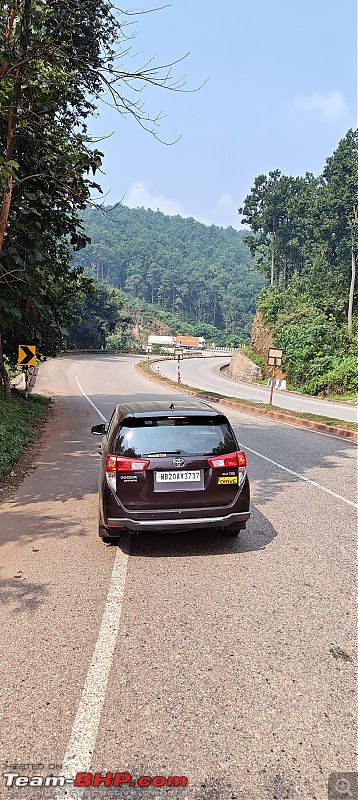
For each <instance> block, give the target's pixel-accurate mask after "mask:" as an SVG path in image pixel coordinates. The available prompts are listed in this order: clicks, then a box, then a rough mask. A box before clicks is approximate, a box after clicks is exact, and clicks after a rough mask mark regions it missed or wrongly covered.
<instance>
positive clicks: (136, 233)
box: [74, 205, 263, 344]
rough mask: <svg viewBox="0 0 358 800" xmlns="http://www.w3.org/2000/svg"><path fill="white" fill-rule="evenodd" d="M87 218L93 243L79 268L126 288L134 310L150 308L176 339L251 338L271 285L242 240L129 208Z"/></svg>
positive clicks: (228, 232) (90, 212)
mask: <svg viewBox="0 0 358 800" xmlns="http://www.w3.org/2000/svg"><path fill="white" fill-rule="evenodd" d="M82 219H83V225H84V229H85V232H86V234H87V235H88V236H89V237H90V238H91V244H90V245H89V246H88V247H86V250H85V251H84V252H81V254H79V255H78V256H77V255H75V257H74V264H76V265H78V264H81V265H82V266H84V268H85V269H86V271H87V272H88V273H89V274H91V275H93V276H94V277H96V278H98V279H100V280H101V281H102V280H105V281H107V282H108V283H111V284H112V285H113V286H116V287H118V288H119V289H122V290H123V291H124V292H125V293H126V296H127V297H128V304H129V305H130V307H132V306H133V302H132V301H138V300H140V301H143V302H145V303H147V304H148V305H147V306H146V310H148V308H149V306H152V311H153V312H155V314H156V316H157V317H158V318H159V319H161V320H162V321H164V322H166V323H167V324H168V326H169V327H170V328H171V329H172V330H174V332H175V331H178V332H180V331H181V330H182V329H183V326H184V328H185V332H187V333H192V334H193V335H199V336H200V335H204V336H205V337H206V338H207V339H208V340H212V341H215V342H216V343H219V342H218V340H219V339H220V341H222V344H226V342H227V341H229V342H230V341H232V338H233V337H234V338H235V339H239V340H242V339H246V340H247V339H248V337H249V335H250V329H251V324H252V320H253V316H254V313H255V297H256V295H257V293H258V291H259V290H260V288H261V287H262V285H263V278H262V276H261V275H260V274H259V272H258V271H257V269H256V268H255V267H253V265H252V259H251V257H250V253H249V250H248V248H247V246H246V244H245V243H244V241H243V234H242V233H240V232H238V231H236V230H234V229H233V228H226V229H224V228H219V227H217V226H215V225H211V226H207V225H203V224H202V223H200V222H196V221H195V220H194V219H192V218H189V219H183V218H182V217H179V216H176V217H169V216H166V215H164V214H162V213H161V212H159V211H157V212H154V211H151V210H150V209H148V210H145V209H144V208H141V209H138V208H137V209H129V208H126V207H125V206H121V205H119V206H115V207H107V208H104V209H103V210H102V211H100V210H95V209H91V208H87V209H86V211H85V212H84V213H83V214H82ZM158 309H159V310H160V311H161V312H162V313H161V315H160V316H159V314H158V313H157V312H158Z"/></svg>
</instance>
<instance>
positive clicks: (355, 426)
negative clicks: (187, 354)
mask: <svg viewBox="0 0 358 800" xmlns="http://www.w3.org/2000/svg"><path fill="white" fill-rule="evenodd" d="M138 366H139V367H140V369H141V370H142V371H143V372H146V373H147V375H151V376H153V375H155V377H156V378H157V379H158V380H160V381H161V382H163V383H166V384H168V385H169V386H173V387H175V388H176V389H177V388H178V383H177V382H176V381H172V380H170V378H165V377H164V376H163V375H159V374H158V373H156V372H154V370H152V369H150V368H149V369H148V366H147V364H146V363H145V362H144V361H143V362H141V363H139V364H138ZM179 385H180V386H182V387H183V389H188V390H189V391H192V392H195V394H196V395H199V396H202V397H206V398H213V399H218V400H221V399H224V398H225V400H230V402H231V403H236V404H237V405H238V406H249V407H252V408H258V409H264V410H265V411H277V412H278V413H280V414H285V415H286V416H287V417H298V419H306V420H311V421H312V422H321V423H322V424H324V425H331V426H332V427H334V428H342V430H349V431H358V423H357V422H346V421H345V420H343V419H336V418H335V417H324V416H322V415H321V414H310V413H307V412H305V411H291V410H290V409H287V408H280V406H276V405H272V406H271V405H270V404H269V403H255V402H254V401H253V400H240V398H238V397H228V396H227V395H223V394H219V393H218V392H208V391H206V390H205V389H196V388H195V386H188V385H187V384H186V383H181V384H179Z"/></svg>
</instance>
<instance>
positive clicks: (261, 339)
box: [250, 311, 286, 379]
mask: <svg viewBox="0 0 358 800" xmlns="http://www.w3.org/2000/svg"><path fill="white" fill-rule="evenodd" d="M274 346H275V343H274V341H273V336H272V331H271V328H270V326H269V325H265V324H264V321H263V319H262V314H261V311H256V314H255V317H254V321H253V323H252V328H251V340H250V347H251V349H252V350H253V351H254V353H257V355H258V356H260V357H261V358H262V360H263V362H264V364H266V362H267V354H268V351H269V348H270V347H274ZM271 375H272V368H271V367H266V368H265V376H267V377H271ZM275 377H276V378H284V379H285V378H286V374H285V372H284V371H283V370H282V369H280V367H276V372H275Z"/></svg>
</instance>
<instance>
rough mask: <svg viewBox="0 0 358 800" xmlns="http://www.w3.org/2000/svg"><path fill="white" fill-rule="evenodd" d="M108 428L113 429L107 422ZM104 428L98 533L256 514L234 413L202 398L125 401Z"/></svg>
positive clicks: (219, 523) (109, 535)
mask: <svg viewBox="0 0 358 800" xmlns="http://www.w3.org/2000/svg"><path fill="white" fill-rule="evenodd" d="M107 427H108V429H107ZM92 433H95V434H97V435H102V436H103V434H104V436H103V439H102V464H101V472H100V477H99V535H100V536H101V537H102V539H103V540H104V541H106V542H109V541H113V539H115V538H117V537H118V536H119V535H120V533H121V532H123V531H126V530H127V531H128V530H129V531H131V532H137V533H138V532H139V531H159V530H161V531H162V530H165V531H178V530H190V529H192V528H214V529H219V530H220V531H222V533H225V534H227V535H234V536H236V535H237V534H238V532H239V531H240V530H241V529H243V528H245V527H246V520H248V519H249V517H250V511H249V506H250V488H249V481H248V477H247V474H246V457H245V453H244V452H243V451H242V450H241V449H240V445H239V444H238V442H237V439H236V436H235V434H234V432H233V430H232V428H231V425H230V423H229V421H228V419H227V418H226V417H225V416H224V414H222V413H221V412H217V411H216V410H215V409H214V408H212V407H211V406H210V405H209V404H208V403H205V402H202V401H201V400H181V399H180V400H177V399H176V398H175V399H173V401H172V402H170V401H164V400H160V401H156V400H154V401H148V402H143V403H121V404H120V405H118V406H117V407H116V408H115V410H114V412H113V414H112V417H111V420H110V423H109V425H108V426H107V425H104V424H101V425H94V426H93V428H92Z"/></svg>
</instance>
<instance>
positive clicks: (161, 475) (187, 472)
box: [155, 469, 201, 484]
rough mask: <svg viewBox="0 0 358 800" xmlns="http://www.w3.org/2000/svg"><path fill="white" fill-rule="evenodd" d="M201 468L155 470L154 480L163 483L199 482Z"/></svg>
mask: <svg viewBox="0 0 358 800" xmlns="http://www.w3.org/2000/svg"><path fill="white" fill-rule="evenodd" d="M200 481H201V470H200V469H182V470H180V471H178V472H173V470H171V471H170V472H155V482H156V483H157V484H163V483H173V484H177V483H193V482H197V483H200Z"/></svg>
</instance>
